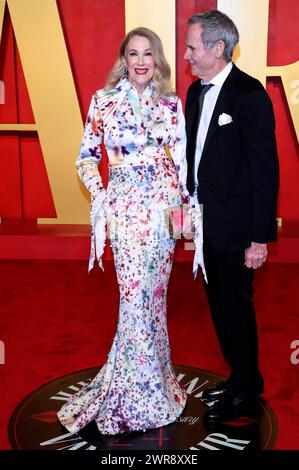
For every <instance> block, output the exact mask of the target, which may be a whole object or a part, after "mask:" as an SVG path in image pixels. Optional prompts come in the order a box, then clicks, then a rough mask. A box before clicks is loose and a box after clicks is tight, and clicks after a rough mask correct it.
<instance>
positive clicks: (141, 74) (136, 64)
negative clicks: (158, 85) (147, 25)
mask: <svg viewBox="0 0 299 470" xmlns="http://www.w3.org/2000/svg"><path fill="white" fill-rule="evenodd" d="M125 64H126V66H127V67H128V78H129V81H130V82H131V83H132V84H133V85H134V86H135V87H136V88H137V89H140V88H145V86H146V85H147V83H148V82H149V81H150V80H151V78H152V77H153V75H154V72H155V69H156V64H155V62H154V59H153V56H152V51H151V46H150V42H149V40H148V39H147V38H145V37H144V36H133V37H132V38H131V39H130V41H129V42H128V44H127V47H126V51H125Z"/></svg>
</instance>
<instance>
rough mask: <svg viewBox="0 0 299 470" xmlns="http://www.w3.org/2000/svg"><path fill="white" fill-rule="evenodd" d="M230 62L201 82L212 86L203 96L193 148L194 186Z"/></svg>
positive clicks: (229, 68)
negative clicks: (194, 147)
mask: <svg viewBox="0 0 299 470" xmlns="http://www.w3.org/2000/svg"><path fill="white" fill-rule="evenodd" d="M232 66H233V64H232V62H229V63H228V64H227V65H226V66H225V67H224V69H222V70H221V72H219V73H218V75H216V76H215V77H214V78H212V80H210V81H209V82H207V83H206V82H203V81H202V82H201V83H202V85H209V84H210V83H211V84H213V85H214V86H212V88H210V89H209V90H208V91H207V93H206V94H205V97H204V102H203V108H202V113H201V118H200V122H199V126H198V130H197V138H196V150H195V161H194V169H195V171H194V178H195V186H197V185H198V179H197V171H198V166H199V162H200V159H201V154H202V151H203V147H204V144H205V140H206V137H207V133H208V129H209V125H210V122H211V118H212V114H213V111H214V108H215V105H216V101H217V98H218V95H219V93H220V90H221V87H222V85H223V83H224V82H225V80H226V79H227V77H228V75H229V73H230V71H231V69H232Z"/></svg>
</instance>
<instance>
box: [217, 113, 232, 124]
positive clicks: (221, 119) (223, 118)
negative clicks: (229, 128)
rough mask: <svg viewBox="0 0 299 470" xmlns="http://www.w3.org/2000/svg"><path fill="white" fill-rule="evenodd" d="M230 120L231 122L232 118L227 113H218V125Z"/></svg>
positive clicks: (228, 122) (227, 122)
mask: <svg viewBox="0 0 299 470" xmlns="http://www.w3.org/2000/svg"><path fill="white" fill-rule="evenodd" d="M231 122H233V118H232V117H231V116H230V115H229V114H226V113H222V114H220V115H219V118H218V124H219V126H225V124H230V123H231Z"/></svg>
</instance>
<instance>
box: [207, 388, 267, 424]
mask: <svg viewBox="0 0 299 470" xmlns="http://www.w3.org/2000/svg"><path fill="white" fill-rule="evenodd" d="M259 408H260V407H259V401H258V399H252V400H239V399H236V398H233V397H232V396H231V395H230V394H227V395H226V396H225V398H224V399H223V400H220V401H218V402H217V403H216V404H215V405H214V406H213V408H212V409H211V410H209V411H206V413H205V415H204V421H205V422H206V423H221V422H225V421H231V420H233V419H237V418H240V417H241V416H246V417H249V418H257V416H258V412H259Z"/></svg>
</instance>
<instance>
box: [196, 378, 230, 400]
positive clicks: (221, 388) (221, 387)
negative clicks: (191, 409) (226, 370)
mask: <svg viewBox="0 0 299 470" xmlns="http://www.w3.org/2000/svg"><path fill="white" fill-rule="evenodd" d="M229 390H230V387H229V383H228V382H218V383H217V384H216V385H214V386H213V387H210V388H207V389H206V390H204V391H203V392H202V396H201V399H202V400H203V401H204V402H206V401H207V402H213V401H219V400H221V399H222V398H223V397H224V396H225V395H226V394H227V392H228V391H229Z"/></svg>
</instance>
